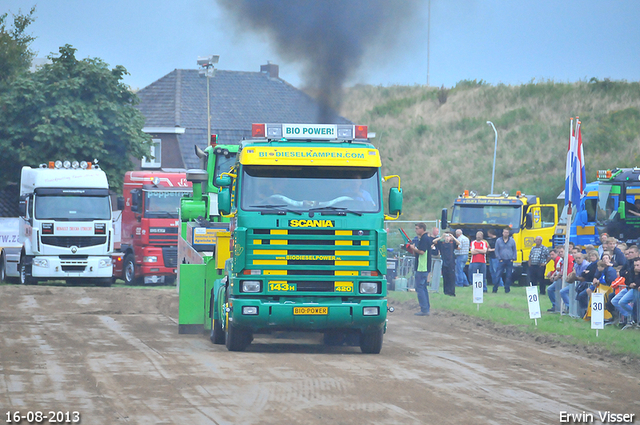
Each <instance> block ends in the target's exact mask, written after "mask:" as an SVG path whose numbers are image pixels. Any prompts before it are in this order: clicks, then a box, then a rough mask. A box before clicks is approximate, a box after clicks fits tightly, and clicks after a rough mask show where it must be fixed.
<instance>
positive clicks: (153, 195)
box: [144, 190, 191, 218]
mask: <svg viewBox="0 0 640 425" xmlns="http://www.w3.org/2000/svg"><path fill="white" fill-rule="evenodd" d="M190 194H191V192H190V191H186V190H145V191H144V216H145V217H146V218H178V211H179V210H180V199H181V198H182V197H183V196H186V195H190Z"/></svg>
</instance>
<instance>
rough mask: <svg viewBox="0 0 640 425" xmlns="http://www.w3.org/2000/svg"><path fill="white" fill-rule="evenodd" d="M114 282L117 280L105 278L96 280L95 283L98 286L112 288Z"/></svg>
mask: <svg viewBox="0 0 640 425" xmlns="http://www.w3.org/2000/svg"><path fill="white" fill-rule="evenodd" d="M114 280H115V279H114V278H112V277H103V278H99V279H96V280H95V281H94V282H95V284H96V286H102V287H103V288H108V287H110V286H111V284H112V283H113V282H114Z"/></svg>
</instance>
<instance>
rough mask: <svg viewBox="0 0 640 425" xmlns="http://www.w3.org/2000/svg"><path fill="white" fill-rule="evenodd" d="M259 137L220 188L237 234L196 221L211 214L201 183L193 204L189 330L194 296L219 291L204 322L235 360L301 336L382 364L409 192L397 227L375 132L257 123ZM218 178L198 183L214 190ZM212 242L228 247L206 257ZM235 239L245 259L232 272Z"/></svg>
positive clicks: (394, 194) (185, 211)
mask: <svg viewBox="0 0 640 425" xmlns="http://www.w3.org/2000/svg"><path fill="white" fill-rule="evenodd" d="M252 134H253V138H252V139H251V140H244V141H242V143H241V144H240V149H239V153H238V158H237V162H236V163H235V165H234V168H233V169H232V170H231V171H230V172H227V173H222V174H221V175H220V177H218V178H216V184H217V186H219V187H220V190H219V193H218V194H217V198H216V202H217V205H216V209H217V210H218V211H219V214H220V216H223V217H224V216H226V217H230V220H231V221H230V223H229V225H228V227H227V228H225V227H224V225H221V224H220V223H219V221H218V220H215V218H214V217H211V216H210V215H209V216H207V215H206V214H199V215H200V216H203V217H209V219H208V220H207V221H208V222H203V221H202V220H200V221H196V220H193V219H191V220H189V217H195V216H196V214H197V211H198V208H199V210H200V211H203V210H210V208H209V207H208V205H209V204H210V197H208V195H207V193H206V190H204V189H203V190H202V192H203V193H202V194H201V195H200V189H196V186H200V184H197V183H196V181H194V199H193V200H188V199H186V200H183V205H182V209H181V212H182V218H183V220H185V221H186V222H185V221H183V224H184V225H185V231H184V232H183V234H184V238H183V239H181V242H182V241H184V244H185V245H186V248H185V250H184V252H185V255H184V256H182V255H181V256H180V260H181V261H182V260H184V263H182V262H181V266H180V267H181V271H180V291H181V297H180V298H181V299H180V303H181V310H180V319H179V320H180V323H182V319H183V310H182V305H183V302H182V299H183V296H182V293H183V292H184V293H185V294H186V293H191V294H196V293H200V292H201V291H202V289H201V288H202V287H203V286H204V285H210V284H211V283H210V282H213V284H212V286H211V287H210V289H209V286H207V287H206V289H205V293H209V291H210V296H209V303H208V305H207V310H205V312H206V314H204V315H203V316H204V317H203V316H201V317H203V318H208V319H209V322H208V323H207V320H206V319H205V329H210V330H211V339H212V341H213V342H214V343H225V344H226V345H227V348H228V349H229V350H231V351H239V350H244V349H245V348H246V347H247V346H248V345H249V344H250V342H251V339H252V335H253V334H254V333H263V332H272V331H277V330H296V331H310V332H322V333H324V336H325V342H327V343H336V344H338V345H339V344H341V343H342V342H344V341H345V340H348V339H349V338H350V337H351V338H352V339H353V338H355V339H356V340H357V341H358V343H359V344H360V347H361V349H362V351H363V352H365V353H378V352H379V351H380V349H381V347H382V338H383V334H384V332H385V329H386V315H387V300H386V290H387V285H386V278H385V275H386V255H387V247H386V240H387V239H386V236H387V235H386V231H385V230H384V220H385V217H387V218H397V217H398V216H399V214H400V212H401V204H402V192H401V190H400V188H399V187H398V188H392V190H391V194H390V198H389V199H390V207H389V211H390V214H395V217H390V216H386V215H385V214H384V212H383V211H384V202H383V196H382V182H383V181H385V179H388V178H391V177H387V178H383V177H382V176H381V175H380V166H381V162H380V155H379V153H378V151H377V149H375V148H374V147H373V146H372V145H371V144H370V143H368V141H367V140H366V139H367V128H366V126H353V125H317V124H315V125H314V124H254V126H253V128H252ZM212 173H213V170H211V169H208V171H207V173H206V174H204V175H202V176H201V177H196V176H197V175H198V173H196V172H194V173H193V175H194V178H196V179H200V180H201V181H202V183H201V184H202V186H203V187H204V186H205V185H206V184H205V183H206V181H207V178H209V179H210V177H211V174H212ZM393 177H398V176H393ZM398 180H399V178H398ZM398 186H399V182H398ZM197 195H200V196H201V197H202V199H203V201H204V202H203V203H202V206H201V207H198V202H201V201H199V200H198V196H197ZM208 233H210V234H211V235H212V241H215V240H216V239H218V238H217V237H213V235H219V236H221V238H220V239H219V240H218V242H214V243H213V244H211V246H209V247H208V248H205V249H204V250H200V251H198V250H199V248H198V247H197V245H199V243H198V241H199V240H203V241H207V240H208V239H207V238H201V237H198V236H197V235H198V234H200V235H204V234H208ZM226 235H230V238H231V241H232V247H233V248H232V249H231V250H230V256H231V258H230V259H229V260H228V261H226V262H225V261H224V259H223V258H221V256H220V255H219V251H220V247H221V246H224V240H225V239H224V237H225V236H226ZM190 249H191V251H190ZM198 253H199V255H198ZM221 260H222V261H221ZM183 269H184V270H183ZM187 271H189V273H187ZM185 297H186V295H185ZM185 307H186V306H185ZM196 308H197V307H196ZM185 313H187V314H188V312H185ZM187 317H188V316H187ZM200 320H202V319H200Z"/></svg>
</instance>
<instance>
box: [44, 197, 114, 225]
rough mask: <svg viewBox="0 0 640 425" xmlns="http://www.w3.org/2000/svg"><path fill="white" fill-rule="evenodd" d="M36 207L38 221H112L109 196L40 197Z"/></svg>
mask: <svg viewBox="0 0 640 425" xmlns="http://www.w3.org/2000/svg"><path fill="white" fill-rule="evenodd" d="M34 205H35V216H36V218H37V219H38V220H58V221H93V220H111V204H110V202H109V197H108V196H63V195H38V196H36V199H35V203H34Z"/></svg>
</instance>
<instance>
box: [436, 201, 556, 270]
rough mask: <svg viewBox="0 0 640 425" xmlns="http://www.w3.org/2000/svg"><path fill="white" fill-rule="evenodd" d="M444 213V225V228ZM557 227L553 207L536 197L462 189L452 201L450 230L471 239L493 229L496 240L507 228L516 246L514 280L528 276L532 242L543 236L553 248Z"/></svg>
mask: <svg viewBox="0 0 640 425" xmlns="http://www.w3.org/2000/svg"><path fill="white" fill-rule="evenodd" d="M446 223H447V215H446V210H444V212H443V225H444V227H446ZM557 224H558V210H557V206H556V205H555V204H541V203H540V198H538V197H537V196H535V195H525V194H523V193H521V192H520V191H518V192H517V193H516V195H515V196H513V195H509V194H508V193H506V192H503V193H502V194H499V195H478V194H477V193H475V192H473V191H469V190H465V191H464V193H463V194H462V195H460V196H459V197H458V198H457V199H456V200H455V202H454V205H453V209H452V213H451V220H450V222H449V225H450V227H451V228H452V229H462V232H463V233H464V234H465V235H466V236H467V237H469V238H470V239H471V240H473V239H475V234H476V232H477V231H478V230H481V231H483V233H484V235H485V237H486V235H487V231H488V230H489V229H494V230H496V234H497V235H498V237H500V235H501V234H502V229H505V228H507V229H509V230H510V231H511V236H512V237H513V239H514V241H515V243H516V251H517V259H516V260H514V262H513V266H514V280H516V279H518V280H521V279H524V278H525V277H526V275H527V270H528V261H529V252H530V251H531V248H532V247H533V246H534V245H535V239H536V237H538V236H541V237H542V243H543V245H545V246H549V247H550V246H551V245H552V238H553V235H554V233H555V230H556V226H557Z"/></svg>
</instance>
